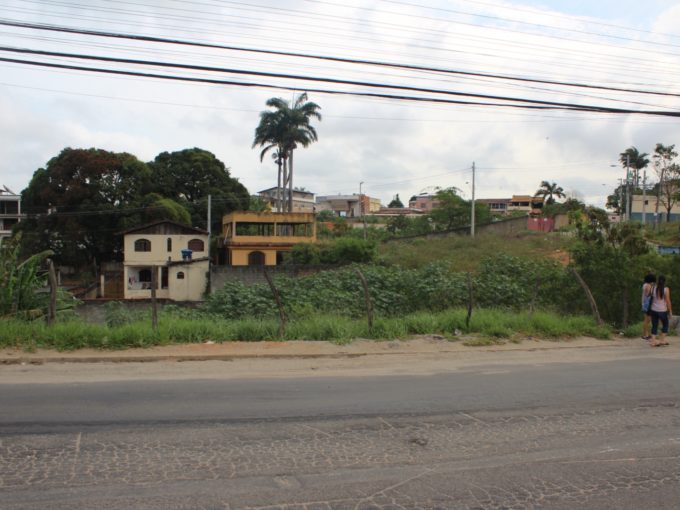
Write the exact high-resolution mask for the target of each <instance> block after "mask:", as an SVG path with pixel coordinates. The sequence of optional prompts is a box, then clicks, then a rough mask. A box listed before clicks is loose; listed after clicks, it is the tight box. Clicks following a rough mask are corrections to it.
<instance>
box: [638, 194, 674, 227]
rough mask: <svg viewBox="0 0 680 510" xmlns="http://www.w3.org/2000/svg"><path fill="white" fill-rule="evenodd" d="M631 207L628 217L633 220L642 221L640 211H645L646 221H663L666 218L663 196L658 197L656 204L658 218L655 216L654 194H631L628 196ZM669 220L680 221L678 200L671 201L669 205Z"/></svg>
mask: <svg viewBox="0 0 680 510" xmlns="http://www.w3.org/2000/svg"><path fill="white" fill-rule="evenodd" d="M630 200H631V207H630V219H631V220H633V221H642V211H643V209H644V212H645V222H647V223H656V222H657V221H658V222H659V223H665V222H666V218H667V214H666V213H667V212H668V211H667V210H666V205H665V203H664V199H663V197H661V198H660V199H659V204H658V211H659V214H658V219H657V217H656V216H655V214H654V213H655V211H656V210H657V201H656V195H654V194H651V193H650V194H648V195H647V196H644V197H643V196H642V195H632V196H631V197H630ZM670 221H680V201H676V202H675V203H673V207H671V214H670Z"/></svg>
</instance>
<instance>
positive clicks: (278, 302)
mask: <svg viewBox="0 0 680 510" xmlns="http://www.w3.org/2000/svg"><path fill="white" fill-rule="evenodd" d="M263 271H264V277H265V279H266V280H267V283H268V284H269V288H270V289H271V291H272V294H273V295H274V301H276V306H278V308H279V338H283V335H284V333H285V332H286V314H285V312H284V311H283V304H282V303H281V298H280V297H279V291H278V290H276V287H275V286H274V281H273V280H272V277H271V276H269V272H268V271H267V268H266V267H264V268H263Z"/></svg>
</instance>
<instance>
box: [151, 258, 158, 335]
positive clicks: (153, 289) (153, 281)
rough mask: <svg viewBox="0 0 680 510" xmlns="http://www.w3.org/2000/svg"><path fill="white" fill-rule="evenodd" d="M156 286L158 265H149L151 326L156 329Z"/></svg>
mask: <svg viewBox="0 0 680 510" xmlns="http://www.w3.org/2000/svg"><path fill="white" fill-rule="evenodd" d="M157 286H158V266H151V328H152V329H153V330H154V331H156V330H157V329H158V303H157V302H156V287H157Z"/></svg>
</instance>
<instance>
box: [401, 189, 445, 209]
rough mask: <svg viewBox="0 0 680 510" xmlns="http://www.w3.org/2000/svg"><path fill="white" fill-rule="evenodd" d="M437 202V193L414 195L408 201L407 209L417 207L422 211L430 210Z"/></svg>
mask: <svg viewBox="0 0 680 510" xmlns="http://www.w3.org/2000/svg"><path fill="white" fill-rule="evenodd" d="M438 204H439V199H438V198H437V195H431V194H428V193H421V194H420V195H414V196H412V197H411V199H410V200H409V201H408V207H409V209H419V210H421V211H424V212H431V211H432V209H434V208H435V207H437V205H438Z"/></svg>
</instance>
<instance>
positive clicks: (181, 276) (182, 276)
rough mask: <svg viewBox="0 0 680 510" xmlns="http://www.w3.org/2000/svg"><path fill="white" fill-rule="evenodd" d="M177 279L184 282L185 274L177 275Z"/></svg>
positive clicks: (181, 272)
mask: <svg viewBox="0 0 680 510" xmlns="http://www.w3.org/2000/svg"><path fill="white" fill-rule="evenodd" d="M177 279H178V280H184V272H183V271H180V272H179V273H177Z"/></svg>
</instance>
